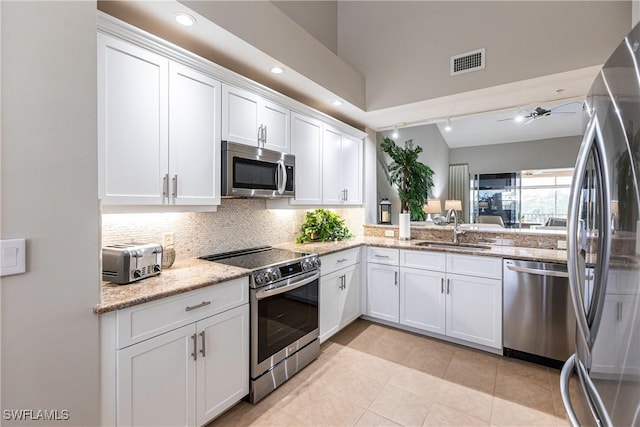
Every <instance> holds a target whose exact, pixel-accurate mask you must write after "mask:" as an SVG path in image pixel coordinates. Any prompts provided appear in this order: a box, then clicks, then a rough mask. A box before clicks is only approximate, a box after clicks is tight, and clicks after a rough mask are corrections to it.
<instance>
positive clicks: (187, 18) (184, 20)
mask: <svg viewBox="0 0 640 427" xmlns="http://www.w3.org/2000/svg"><path fill="white" fill-rule="evenodd" d="M176 22H177V23H178V24H180V25H184V26H185V27H190V26H192V25H193V24H195V23H196V18H194V17H193V16H191V15H188V14H186V13H182V12H181V13H176Z"/></svg>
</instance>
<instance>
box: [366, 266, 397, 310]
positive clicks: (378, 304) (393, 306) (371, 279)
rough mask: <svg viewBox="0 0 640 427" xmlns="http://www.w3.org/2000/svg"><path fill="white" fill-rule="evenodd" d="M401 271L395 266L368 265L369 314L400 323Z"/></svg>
mask: <svg viewBox="0 0 640 427" xmlns="http://www.w3.org/2000/svg"><path fill="white" fill-rule="evenodd" d="M399 275H400V269H399V268H398V267H397V266H394V265H386V264H375V263H372V262H370V263H368V264H367V314H368V315H369V316H371V317H375V318H377V319H382V320H386V321H388V322H393V323H398V320H399V316H400V313H399V303H400V288H399Z"/></svg>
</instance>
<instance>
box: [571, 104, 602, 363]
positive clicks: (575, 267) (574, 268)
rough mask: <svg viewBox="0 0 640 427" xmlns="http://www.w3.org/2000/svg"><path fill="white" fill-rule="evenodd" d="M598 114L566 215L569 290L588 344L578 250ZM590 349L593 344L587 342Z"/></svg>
mask: <svg viewBox="0 0 640 427" xmlns="http://www.w3.org/2000/svg"><path fill="white" fill-rule="evenodd" d="M596 123H597V122H596V115H595V114H594V115H593V116H591V120H590V121H589V124H588V125H587V131H586V133H585V135H584V138H583V139H582V143H581V144H580V151H579V152H578V159H577V161H576V166H575V169H574V175H573V176H574V178H573V181H572V182H571V190H570V193H569V212H568V216H567V272H568V273H569V290H570V293H571V303H572V305H573V310H574V311H575V314H576V323H577V326H578V331H577V332H578V333H579V335H580V336H581V337H582V340H583V341H584V342H585V343H589V342H590V340H589V324H588V323H587V314H586V312H585V310H584V305H583V302H582V301H583V298H582V291H581V288H580V284H581V281H580V280H581V276H582V271H581V270H582V269H581V268H580V264H579V263H578V253H579V251H580V250H582V248H581V247H579V246H581V245H580V243H582V242H579V241H578V238H580V237H582V236H581V234H583V233H579V228H581V227H582V223H581V220H580V218H579V217H578V216H579V213H580V209H579V208H580V195H581V193H582V183H583V178H584V176H585V173H586V169H587V164H588V161H589V154H590V153H591V147H592V146H593V141H594V133H595V128H596ZM588 347H589V352H591V346H590V345H588Z"/></svg>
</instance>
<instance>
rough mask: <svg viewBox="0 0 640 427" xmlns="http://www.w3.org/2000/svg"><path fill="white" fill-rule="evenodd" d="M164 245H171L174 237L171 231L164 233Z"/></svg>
mask: <svg viewBox="0 0 640 427" xmlns="http://www.w3.org/2000/svg"><path fill="white" fill-rule="evenodd" d="M163 240H164V246H173V244H174V243H175V239H174V236H173V233H164V238H163Z"/></svg>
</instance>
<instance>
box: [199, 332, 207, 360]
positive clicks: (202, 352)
mask: <svg viewBox="0 0 640 427" xmlns="http://www.w3.org/2000/svg"><path fill="white" fill-rule="evenodd" d="M199 335H200V342H201V343H202V348H201V349H200V354H202V357H205V356H206V355H207V354H206V348H205V339H204V331H202V332H200V334H199Z"/></svg>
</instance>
